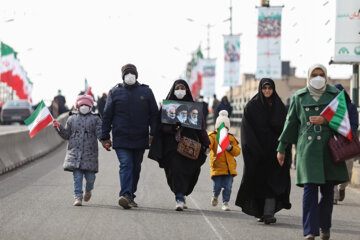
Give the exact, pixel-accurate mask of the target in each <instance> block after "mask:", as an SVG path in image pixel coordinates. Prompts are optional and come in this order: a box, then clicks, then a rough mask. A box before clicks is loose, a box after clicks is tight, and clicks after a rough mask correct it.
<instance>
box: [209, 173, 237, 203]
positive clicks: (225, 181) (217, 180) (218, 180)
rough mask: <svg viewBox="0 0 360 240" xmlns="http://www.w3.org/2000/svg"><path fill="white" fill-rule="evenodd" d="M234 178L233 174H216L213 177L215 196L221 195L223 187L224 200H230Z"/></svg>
mask: <svg viewBox="0 0 360 240" xmlns="http://www.w3.org/2000/svg"><path fill="white" fill-rule="evenodd" d="M233 178H234V177H233V176H232V175H220V176H214V177H213V178H212V180H213V194H214V196H219V195H220V192H221V188H223V191H222V200H223V202H229V201H230V195H231V188H232V184H233Z"/></svg>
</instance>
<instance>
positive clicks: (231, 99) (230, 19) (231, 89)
mask: <svg viewBox="0 0 360 240" xmlns="http://www.w3.org/2000/svg"><path fill="white" fill-rule="evenodd" d="M229 10H230V18H229V21H230V36H231V35H232V34H233V32H232V0H230V7H229ZM232 101H233V87H232V86H231V85H230V105H231V103H232Z"/></svg>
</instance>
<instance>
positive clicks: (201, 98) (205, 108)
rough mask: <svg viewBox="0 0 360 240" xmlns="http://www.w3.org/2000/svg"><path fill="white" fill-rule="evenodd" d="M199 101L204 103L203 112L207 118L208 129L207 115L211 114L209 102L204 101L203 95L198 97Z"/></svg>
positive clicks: (205, 118)
mask: <svg viewBox="0 0 360 240" xmlns="http://www.w3.org/2000/svg"><path fill="white" fill-rule="evenodd" d="M197 102H199V103H201V104H202V113H203V117H204V120H205V129H207V117H208V115H209V104H208V103H207V102H205V101H204V97H203V96H201V95H200V96H199V97H198V99H197Z"/></svg>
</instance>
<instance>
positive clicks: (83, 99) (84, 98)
mask: <svg viewBox="0 0 360 240" xmlns="http://www.w3.org/2000/svg"><path fill="white" fill-rule="evenodd" d="M81 105H87V106H89V107H93V106H94V100H93V98H92V96H90V95H79V96H78V98H77V99H76V108H79V107H80V106H81Z"/></svg>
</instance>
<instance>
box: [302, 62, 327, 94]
mask: <svg viewBox="0 0 360 240" xmlns="http://www.w3.org/2000/svg"><path fill="white" fill-rule="evenodd" d="M317 68H319V69H321V70H323V72H324V73H325V85H324V87H322V88H321V89H315V88H313V87H312V86H311V85H310V79H311V73H312V72H313V71H314V70H315V69H317ZM327 81H328V79H327V71H326V67H325V66H324V65H321V64H314V65H312V66H311V67H310V68H309V71H308V77H307V82H306V86H307V88H308V89H309V92H310V95H311V96H312V98H313V99H314V100H315V101H318V100H319V99H320V97H321V96H322V95H323V93H324V92H325V90H326V85H327Z"/></svg>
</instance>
